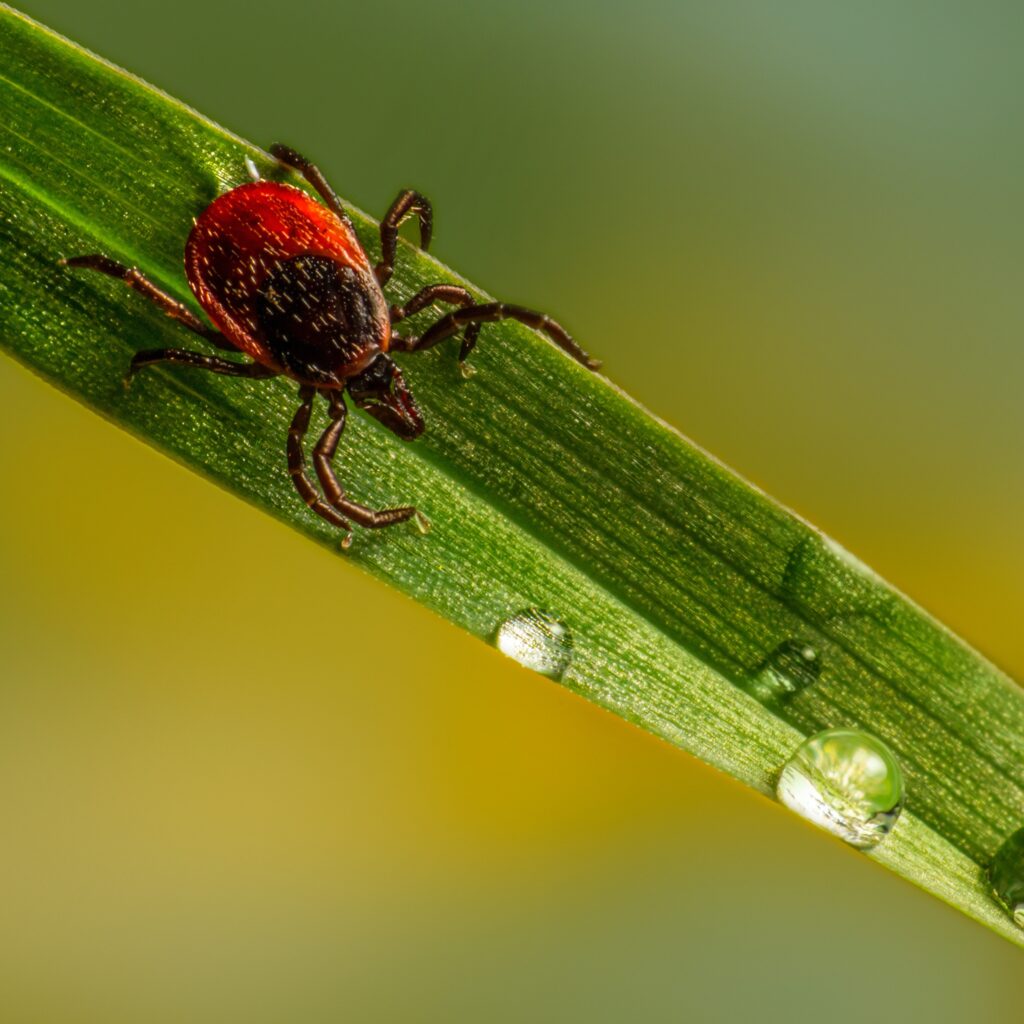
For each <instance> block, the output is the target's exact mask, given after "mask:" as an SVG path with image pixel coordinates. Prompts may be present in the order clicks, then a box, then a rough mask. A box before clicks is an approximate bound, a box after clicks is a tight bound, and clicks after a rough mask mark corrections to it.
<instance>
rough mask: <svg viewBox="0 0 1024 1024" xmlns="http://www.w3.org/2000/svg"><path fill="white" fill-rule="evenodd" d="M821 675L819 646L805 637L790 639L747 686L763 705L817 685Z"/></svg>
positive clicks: (776, 649)
mask: <svg viewBox="0 0 1024 1024" xmlns="http://www.w3.org/2000/svg"><path fill="white" fill-rule="evenodd" d="M820 675H821V658H820V657H819V656H818V651H817V649H816V648H815V647H813V646H812V645H811V644H809V643H807V642H806V641H804V640H787V641H786V642H785V643H782V644H779V646H778V647H776V648H775V650H774V651H772V653H771V654H770V655H769V656H768V657H767V658H765V660H764V663H763V664H762V665H761V667H760V669H758V671H757V673H756V674H755V675H754V676H752V677H751V678H750V679H748V680H747V682H746V683H745V687H744V688H745V689H746V691H747V692H748V693H749V694H750V695H751V696H752V697H755V698H756V699H757V700H759V701H761V703H762V704H768V703H770V702H772V701H778V700H784V699H785V698H787V697H792V696H793V694H795V693H799V692H800V691H801V690H803V689H806V688H807V687H808V686H813V685H814V683H816V682H817V681H818V678H819V676H820Z"/></svg>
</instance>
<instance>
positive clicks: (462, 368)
mask: <svg viewBox="0 0 1024 1024" xmlns="http://www.w3.org/2000/svg"><path fill="white" fill-rule="evenodd" d="M459 373H460V374H461V375H462V379H463V380H469V379H470V378H471V377H475V376H476V367H475V366H474V365H473V364H472V363H459Z"/></svg>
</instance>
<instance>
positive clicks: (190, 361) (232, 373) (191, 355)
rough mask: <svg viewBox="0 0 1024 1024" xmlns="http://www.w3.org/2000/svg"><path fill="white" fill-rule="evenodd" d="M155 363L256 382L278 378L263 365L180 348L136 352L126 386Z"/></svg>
mask: <svg viewBox="0 0 1024 1024" xmlns="http://www.w3.org/2000/svg"><path fill="white" fill-rule="evenodd" d="M154 363H174V364H175V365H177V366H195V367H197V368H198V369H200V370H210V371H211V372H212V373H222V374H224V375H225V376H228V377H250V378H253V379H255V380H259V379H260V378H261V377H276V376H277V370H272V369H270V367H268V366H263V365H262V363H233V362H232V361H231V360H230V359H221V357H220V356H207V355H203V353H202V352H187V351H185V350H184V349H180V348H150V349H146V350H145V351H143V352H136V353H135V355H133V356H132V361H131V364H130V365H129V367H128V373H127V374H125V384H128V383H130V382H131V379H132V377H134V376H135V374H137V373H138V372H139V370H141V369H142V368H143V367H145V366H152V365H153V364H154Z"/></svg>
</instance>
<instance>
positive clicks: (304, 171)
mask: <svg viewBox="0 0 1024 1024" xmlns="http://www.w3.org/2000/svg"><path fill="white" fill-rule="evenodd" d="M270 155H271V156H272V157H273V158H274V159H275V160H277V162H278V163H282V164H284V165H285V167H291V168H292V169H293V170H296V171H298V172H299V174H301V175H302V176H303V177H304V178H305V179H306V181H308V182H309V183H310V185H312V186H313V188H315V189H316V190H317V192H319V193H320V198H321V199H322V200H323V201H324V202H325V203H326V204H327V205H328V207H330V209H331V210H333V211H334V212H335V213H336V214H337V215H338V216H339V217H340V218H341V219H342V220H343V221H344V222H345V224H347V225H348V227H352V221H350V220H349V218H348V214H347V213H346V212H345V209H344V207H343V206H342V205H341V200H340V199H339V198H338V194H337V192H335V191H334V189H333V188H331V186H330V184H329V183H328V181H327V179H326V178H325V177H324V174H323V171H321V170H320V168H319V167H317V165H316V164H314V163H312V162H311V161H309V160H307V159H306V158H305V157H304V156H303V155H302V154H301V153H296V152H295V150H294V149H292V148H291V147H290V146H283V145H281V143H280V142H275V143H274V145H272V146H271V147H270Z"/></svg>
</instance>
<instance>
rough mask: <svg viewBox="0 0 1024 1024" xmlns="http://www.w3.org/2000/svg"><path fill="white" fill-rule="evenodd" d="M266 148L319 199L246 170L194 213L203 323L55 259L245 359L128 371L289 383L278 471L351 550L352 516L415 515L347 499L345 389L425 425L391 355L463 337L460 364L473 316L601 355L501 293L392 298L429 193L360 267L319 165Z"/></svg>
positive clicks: (355, 244)
mask: <svg viewBox="0 0 1024 1024" xmlns="http://www.w3.org/2000/svg"><path fill="white" fill-rule="evenodd" d="M270 152H271V153H272V154H273V155H274V157H275V158H276V159H277V160H278V161H279V162H280V163H281V164H283V165H284V166H286V167H290V168H292V169H293V170H296V171H298V172H299V174H301V175H302V176H303V177H304V178H305V179H306V181H307V182H308V183H309V184H310V185H311V186H312V187H313V189H314V190H315V191H316V192H317V193H318V194H319V196H320V198H321V199H322V200H323V203H318V202H317V201H316V200H315V199H313V198H312V197H311V196H310V195H309V194H308V193H306V192H304V191H303V190H302V189H300V188H297V187H295V186H293V185H286V184H282V183H279V182H274V181H265V180H260V179H258V178H257V180H255V181H252V182H249V183H247V184H244V185H240V186H238V187H237V188H233V189H231V191H229V192H226V193H224V194H223V195H221V196H218V197H217V198H216V199H215V200H214V201H213V202H212V203H211V204H210V205H209V206H208V207H207V208H206V209H205V210H204V211H203V212H202V213H201V214H200V215H199V217H198V218H197V220H196V222H195V226H194V227H193V228H192V232H191V234H190V235H189V237H188V241H187V242H186V244H185V274H186V277H187V279H188V283H189V286H190V287H191V289H192V291H193V292H194V293H195V296H196V298H197V299H198V301H199V304H200V306H202V308H203V310H204V311H205V313H206V315H207V316H208V317H209V319H210V321H211V323H212V324H213V326H212V327H209V326H207V324H205V323H204V322H203V321H202V320H200V319H199V317H197V316H196V315H195V314H193V313H192V311H191V310H190V309H189V308H188V307H187V306H185V305H184V304H183V303H181V302H178V301H177V300H176V299H175V298H173V297H172V296H171V295H168V294H167V293H166V292H165V291H163V290H162V289H160V288H158V287H157V286H156V285H155V284H153V282H152V281H150V280H148V279H147V278H146V277H144V276H143V275H142V274H141V273H140V272H139V270H138V269H136V268H134V267H128V266H125V265H124V264H121V263H118V262H116V261H115V260H112V259H110V258H108V257H107V256H104V255H101V254H99V253H94V254H91V255H88V256H75V257H72V258H70V259H67V260H64V261H63V262H64V263H65V264H66V265H67V266H69V267H84V268H86V269H89V270H96V271H99V272H100V273H102V274H109V275H110V276H111V277H116V278H119V279H120V280H122V281H124V283H125V284H126V285H128V287H129V288H132V289H134V290H135V291H137V292H138V293H139V294H141V295H143V296H145V297H146V298H147V299H149V300H150V302H152V303H153V304H154V305H156V306H157V307H158V308H159V309H161V310H162V311H163V312H164V313H166V314H167V315H168V316H169V317H171V318H172V319H174V320H176V321H177V322H178V323H179V324H181V325H182V326H183V327H187V328H188V329H189V330H190V331H193V332H194V333H195V334H198V335H199V336H200V337H201V338H203V339H204V341H206V342H208V343H210V344H212V345H214V346H216V347H217V348H219V349H223V350H227V351H228V352H235V353H240V354H242V355H245V356H248V357H249V359H250V360H251V361H247V362H239V361H236V360H231V359H225V358H223V357H222V356H217V355H208V354H205V353H202V352H193V351H189V350H185V349H179V348H159V349H147V350H145V351H142V352H138V353H136V354H135V356H133V357H132V360H131V364H130V365H129V367H128V374H127V378H126V380H130V379H131V378H132V376H133V375H134V374H136V373H138V371H139V370H141V369H143V368H144V367H147V366H154V365H156V364H159V363H173V364H177V365H179V366H190V367H195V368H198V369H202V370H209V371H211V372H213V373H220V374H225V375H227V376H231V377H248V378H251V379H262V378H267V377H277V376H280V375H284V376H286V377H290V378H291V379H292V380H294V381H297V382H298V384H299V407H298V409H297V411H296V413H295V416H294V418H293V419H292V422H291V427H290V429H289V431H288V442H287V453H288V472H289V474H290V475H291V478H292V482H293V483H294V484H295V489H296V490H297V491H298V492H299V495H300V496H301V497H302V500H303V501H304V502H305V503H306V504H307V505H308V506H309V507H310V508H311V509H312V510H313V511H314V512H316V513H317V514H318V515H320V516H322V517H323V518H324V519H326V520H327V521H328V522H329V523H331V524H332V525H334V526H336V527H338V528H339V529H341V530H343V531H345V532H344V537H343V540H342V544H343V546H345V547H348V545H349V544H350V543H351V540H352V533H351V526H350V522H353V523H357V524H358V525H359V526H362V527H365V528H367V529H377V528H379V527H383V526H392V525H394V524H395V523H402V522H405V521H406V520H408V519H411V518H413V517H414V516H416V517H417V518H421V517H420V513H418V512H417V511H416V509H415V507H413V506H411V505H410V506H403V507H401V508H385V509H374V508H370V507H368V506H366V505H362V504H360V503H359V502H356V501H353V500H352V499H351V498H349V497H348V496H347V495H346V493H345V489H344V488H343V487H342V486H341V484H340V483H339V481H338V478H337V476H336V475H335V472H334V468H333V460H334V453H335V451H336V450H337V447H338V441H339V439H340V438H341V434H342V431H343V430H344V429H345V418H346V405H345V392H346V391H347V392H348V394H349V397H350V398H351V399H352V401H353V402H355V404H356V405H357V406H359V408H361V409H365V410H366V412H368V413H369V414H370V415H371V416H373V417H374V418H375V419H377V420H379V421H380V422H381V423H383V424H384V426H386V427H387V428H388V429H389V430H391V431H393V432H394V433H395V434H397V435H398V436H399V437H400V438H402V439H403V440H405V441H412V440H413V439H414V438H417V437H419V435H420V434H422V433H423V417H422V415H421V414H420V410H419V407H418V406H417V404H416V400H415V399H414V398H413V396H412V393H411V392H410V391H409V388H408V386H407V385H406V383H405V379H404V378H403V377H402V372H401V370H400V369H399V368H398V366H397V365H396V364H395V362H394V360H393V359H392V358H391V353H393V352H421V351H423V350H425V349H428V348H431V347H433V346H434V345H436V344H437V343H438V342H439V341H444V340H445V339H446V338H451V337H453V336H455V335H458V334H460V333H461V335H462V343H461V347H460V349H459V363H460V365H461V364H462V363H463V362H464V360H465V359H466V357H467V356H468V355H469V353H470V352H471V351H472V350H473V347H474V346H475V345H476V341H477V335H478V334H479V332H480V326H481V324H484V323H487V322H488V321H492V320H518V321H519V322H520V323H523V324H526V325H528V326H529V327H533V328H535V329H537V330H540V331H543V332H544V333H545V334H547V335H548V337H549V338H551V340H552V341H554V342H555V343H556V344H557V345H558V346H560V347H561V348H562V349H564V350H565V351H566V352H567V353H568V354H569V355H570V356H572V357H573V358H574V359H576V360H577V361H578V362H580V363H582V364H583V365H584V366H586V367H588V368H590V369H597V367H598V366H599V365H600V364H599V363H598V362H597V361H596V360H594V359H591V358H590V357H589V356H588V355H587V354H586V352H584V351H583V349H581V348H580V346H579V345H578V344H577V343H576V342H575V341H574V340H573V339H572V337H571V336H570V335H569V333H568V331H566V330H565V328H563V327H562V326H561V325H560V324H558V323H556V322H555V321H554V320H552V319H551V318H550V317H549V316H546V315H545V314H543V313H536V312H534V311H533V310H530V309H524V308H523V307H522V306H513V305H509V304H507V303H504V302H486V303H481V304H478V303H477V302H476V301H475V300H474V298H473V296H472V295H470V293H469V292H468V291H467V290H466V289H465V288H461V287H458V286H457V285H451V284H443V283H440V284H430V285H427V286H426V287H425V288H421V289H420V290H419V291H418V292H417V293H416V294H415V295H413V296H412V297H410V298H409V299H407V300H406V301H405V302H404V303H403V304H401V305H391V306H389V305H388V302H387V299H386V298H385V297H384V288H385V286H386V285H387V283H388V281H389V280H390V279H391V275H392V272H393V270H394V262H395V252H396V248H397V244H398V229H399V227H400V226H401V224H402V223H403V222H404V221H405V220H407V219H408V218H410V217H412V216H415V217H417V218H418V219H419V232H420V247H421V248H422V249H424V250H425V249H426V248H427V247H428V246H429V245H430V236H431V229H432V225H433V213H432V208H431V205H430V203H429V202H428V200H427V199H426V198H425V197H424V196H422V195H420V193H419V192H414V191H411V190H406V191H403V192H400V193H399V195H398V197H397V198H396V199H395V201H394V202H393V203H392V204H391V208H390V209H389V210H388V212H387V214H386V215H385V217H384V219H383V220H382V221H381V225H380V248H381V255H380V260H379V261H378V262H377V263H376V265H371V263H370V259H369V257H368V255H367V253H366V250H365V249H363V247H362V245H360V243H359V239H358V238H357V237H356V233H355V231H354V229H353V227H352V222H351V221H350V220H349V218H348V215H347V214H346V213H345V210H344V209H343V207H342V205H341V202H340V201H339V199H338V197H337V195H335V193H334V190H333V189H332V188H331V186H330V185H329V184H328V182H327V179H326V178H325V177H324V176H323V174H322V173H321V172H320V170H319V169H318V168H317V167H316V165H314V164H312V163H310V162H309V161H308V160H306V159H305V158H304V157H302V156H300V155H299V154H298V153H296V152H295V150H293V149H289V148H288V147H287V146H281V145H275V146H272V147H271V150H270ZM435 303H444V304H446V305H449V306H455V307H457V308H455V309H453V310H451V311H450V312H447V313H444V314H443V315H442V316H440V318H439V319H437V320H436V321H435V322H434V323H433V324H432V325H431V326H430V327H428V328H427V329H426V330H425V331H424V332H423V333H422V334H421V335H418V336H417V335H408V334H407V335H400V334H397V333H395V330H394V326H395V325H396V324H398V323H399V322H401V321H402V320H404V319H405V318H406V317H408V316H412V315H413V314H414V313H418V312H420V311H421V310H423V309H425V308H427V307H428V306H432V305H433V304H435ZM317 395H320V396H322V398H323V399H324V400H325V401H326V403H327V411H328V418H329V422H328V425H327V428H326V429H325V430H324V432H323V433H322V434H321V435H320V439H319V440H318V441H317V442H316V444H315V446H314V447H313V468H314V471H315V473H316V478H317V480H318V481H319V484H320V487H319V489H318V488H317V487H316V485H315V484H314V483H313V481H312V480H311V479H310V476H309V473H308V470H307V466H306V456H305V452H304V441H305V437H306V432H307V431H308V429H309V422H310V417H311V415H312V411H313V401H314V399H315V398H316V396H317Z"/></svg>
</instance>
